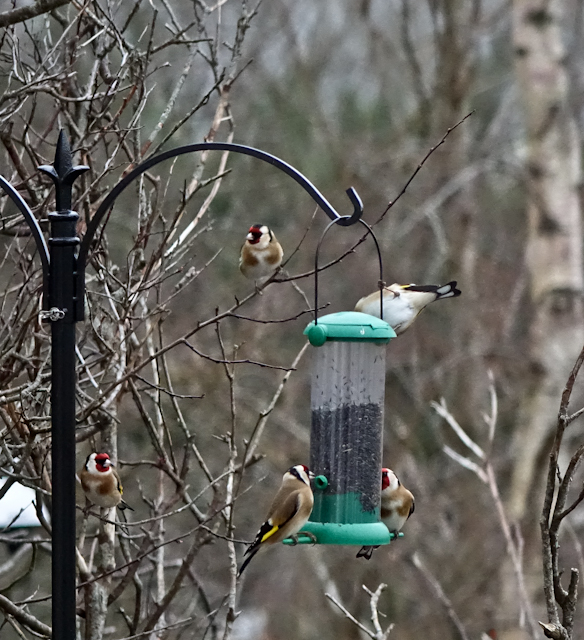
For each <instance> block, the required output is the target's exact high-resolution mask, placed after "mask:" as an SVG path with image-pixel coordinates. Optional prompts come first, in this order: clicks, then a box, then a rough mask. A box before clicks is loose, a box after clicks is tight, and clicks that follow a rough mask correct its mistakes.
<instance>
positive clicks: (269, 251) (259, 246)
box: [239, 224, 284, 286]
mask: <svg viewBox="0 0 584 640" xmlns="http://www.w3.org/2000/svg"><path fill="white" fill-rule="evenodd" d="M283 256H284V252H283V251H282V246H281V245H280V243H279V242H278V241H277V240H276V236H275V235H274V234H273V233H272V231H270V229H268V227H267V226H266V225H265V224H254V225H252V226H251V227H250V229H249V233H248V234H247V236H246V237H245V242H244V244H243V247H241V254H240V256H239V269H240V271H241V273H243V275H244V276H245V277H246V278H249V279H250V280H255V283H256V286H258V285H260V284H262V283H264V282H265V281H266V280H267V279H268V278H271V277H272V276H273V275H274V273H276V271H277V269H278V268H279V267H280V265H281V264H282V258H283Z"/></svg>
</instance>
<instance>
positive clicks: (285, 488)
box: [237, 464, 314, 576]
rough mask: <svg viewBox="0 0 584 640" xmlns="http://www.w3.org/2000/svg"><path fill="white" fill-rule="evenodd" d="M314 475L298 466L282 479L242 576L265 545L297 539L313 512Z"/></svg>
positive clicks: (247, 550)
mask: <svg viewBox="0 0 584 640" xmlns="http://www.w3.org/2000/svg"><path fill="white" fill-rule="evenodd" d="M311 477H313V474H312V473H311V472H310V471H309V470H308V467H306V466H304V465H303V464H297V465H295V466H293V467H290V468H289V469H288V471H286V473H285V474H284V477H283V478H282V485H281V486H280V489H279V491H278V493H277V494H276V496H275V498H274V500H273V502H272V506H271V507H270V510H269V511H268V516H267V518H266V521H265V522H264V524H263V525H262V526H261V527H260V530H259V531H258V533H257V535H256V537H255V539H254V541H253V542H252V543H251V544H250V545H249V547H248V548H247V549H246V550H245V553H244V556H247V557H246V558H245V560H244V561H243V564H242V565H241V568H240V569H239V573H238V574H237V575H238V576H240V575H241V574H242V573H243V570H244V569H245V568H246V567H247V565H248V564H249V563H250V561H251V559H252V558H253V557H254V556H255V554H256V553H257V552H258V551H259V550H260V549H261V548H263V547H264V546H266V545H269V544H275V543H276V542H282V540H284V539H285V538H288V537H291V538H295V537H296V534H297V533H298V532H299V531H300V529H302V527H303V526H304V525H305V524H306V522H307V521H308V518H309V517H310V514H311V513H312V506H313V504H314V497H313V495H312V489H311V488H310V478H311Z"/></svg>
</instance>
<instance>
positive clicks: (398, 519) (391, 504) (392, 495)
mask: <svg viewBox="0 0 584 640" xmlns="http://www.w3.org/2000/svg"><path fill="white" fill-rule="evenodd" d="M414 507H415V503H414V496H413V494H412V492H411V491H408V490H407V489H406V488H405V487H404V486H403V484H402V483H401V482H400V481H399V480H398V477H397V476H396V475H395V473H394V472H393V471H392V470H391V469H382V470H381V520H382V521H383V523H384V524H385V526H386V527H387V528H388V529H389V530H390V532H391V533H394V534H395V535H396V536H397V533H398V531H399V530H400V529H401V528H402V527H403V526H404V524H405V523H406V520H407V519H408V518H409V517H410V516H411V515H412V513H414ZM378 546H379V545H377V546H374V547H369V546H367V547H361V549H360V550H359V552H358V553H357V558H367V560H369V559H370V558H371V554H372V553H373V550H374V549H377V547H378Z"/></svg>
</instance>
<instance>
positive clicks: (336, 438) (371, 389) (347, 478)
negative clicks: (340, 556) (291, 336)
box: [310, 340, 386, 523]
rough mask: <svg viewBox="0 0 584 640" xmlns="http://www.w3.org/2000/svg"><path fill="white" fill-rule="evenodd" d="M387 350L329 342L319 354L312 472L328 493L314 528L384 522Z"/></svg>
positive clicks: (319, 500) (318, 504)
mask: <svg viewBox="0 0 584 640" xmlns="http://www.w3.org/2000/svg"><path fill="white" fill-rule="evenodd" d="M385 351H386V345H384V344H376V343H374V342H365V341H363V342H361V341H359V342H344V341H335V340H330V341H327V342H326V343H325V344H324V345H323V346H322V347H319V348H318V349H315V351H314V353H313V356H314V363H313V379H312V395H311V409H312V431H311V437H310V469H311V470H312V471H313V472H314V473H315V474H317V475H320V474H322V475H325V476H326V477H327V479H328V487H327V488H326V490H325V491H323V492H317V495H315V505H314V509H313V512H312V515H311V518H310V519H311V521H313V522H335V523H369V522H376V521H378V520H379V503H380V492H381V475H380V474H381V467H382V460H381V456H382V446H383V408H384V395H385Z"/></svg>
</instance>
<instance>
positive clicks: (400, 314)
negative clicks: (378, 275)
mask: <svg viewBox="0 0 584 640" xmlns="http://www.w3.org/2000/svg"><path fill="white" fill-rule="evenodd" d="M460 293H461V292H460V290H459V289H457V288H456V280H453V281H452V282H449V283H447V284H443V285H435V284H427V285H421V286H418V285H416V284H397V283H394V284H392V285H390V286H389V287H384V289H383V319H384V320H385V322H387V323H388V324H389V325H390V326H391V328H392V329H393V330H394V331H395V333H396V335H398V336H399V335H400V334H401V333H403V332H404V331H405V330H406V329H408V328H409V327H411V325H412V323H413V322H414V320H415V319H416V318H417V317H418V314H419V313H420V312H421V311H422V309H424V307H427V306H428V305H429V304H430V303H431V302H434V301H435V300H442V298H456V297H457V296H459V295H460ZM355 311H360V312H361V313H368V314H369V315H371V316H375V317H376V318H379V291H375V292H374V293H371V294H369V295H368V296H365V297H364V298H361V300H359V302H357V304H356V305H355Z"/></svg>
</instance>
